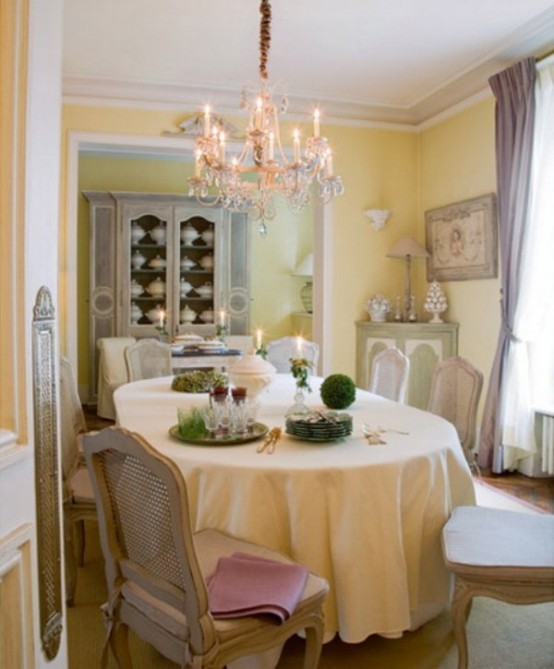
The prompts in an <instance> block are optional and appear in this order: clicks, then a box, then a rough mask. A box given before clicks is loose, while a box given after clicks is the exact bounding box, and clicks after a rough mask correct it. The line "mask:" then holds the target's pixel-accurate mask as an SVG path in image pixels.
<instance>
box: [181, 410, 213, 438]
mask: <svg viewBox="0 0 554 669" xmlns="http://www.w3.org/2000/svg"><path fill="white" fill-rule="evenodd" d="M177 416H178V418H179V434H180V435H181V437H183V439H200V438H201V437H205V436H206V434H207V433H208V430H207V429H206V424H205V422H204V416H203V415H202V412H201V411H200V409H197V408H196V407H193V408H192V409H191V410H190V411H183V410H182V409H178V410H177Z"/></svg>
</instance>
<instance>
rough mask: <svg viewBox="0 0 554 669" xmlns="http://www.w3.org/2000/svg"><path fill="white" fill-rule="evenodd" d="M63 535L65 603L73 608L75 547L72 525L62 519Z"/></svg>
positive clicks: (75, 575) (65, 519) (75, 584)
mask: <svg viewBox="0 0 554 669" xmlns="http://www.w3.org/2000/svg"><path fill="white" fill-rule="evenodd" d="M64 535H65V601H66V603H67V605H68V606H73V601H74V599H75V588H76V587H77V563H76V561H75V547H74V545H73V523H72V522H71V521H70V520H68V519H67V518H64Z"/></svg>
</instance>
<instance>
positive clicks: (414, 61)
mask: <svg viewBox="0 0 554 669" xmlns="http://www.w3.org/2000/svg"><path fill="white" fill-rule="evenodd" d="M258 8H259V0H64V42H63V74H64V82H63V91H64V98H65V100H66V101H69V102H77V101H80V102H87V103H91V102H95V103H97V104H118V105H121V106H122V105H125V104H128V103H132V104H133V106H137V105H142V106H146V107H161V108H173V109H182V110H183V111H187V112H190V111H200V109H201V108H202V106H203V105H204V104H205V103H207V102H210V103H211V104H212V105H213V107H214V109H216V110H217V111H219V112H222V113H230V112H233V111H234V112H236V111H237V109H238V103H239V95H240V91H241V88H242V87H243V85H244V84H246V83H256V81H257V80H258V36H259V16H260V15H259V11H258ZM272 14H273V18H272V24H271V38H272V41H271V49H270V53H269V63H268V74H269V80H270V83H272V84H279V83H283V84H286V89H287V92H288V95H289V98H290V103H291V108H290V109H291V114H292V115H293V116H294V115H295V114H296V115H300V114H301V111H302V110H303V111H306V112H308V113H309V112H310V110H311V109H313V107H314V106H315V105H316V104H318V105H321V106H322V108H323V110H324V117H323V119H324V120H325V118H327V119H328V120H333V119H335V120H343V121H345V120H348V121H352V120H354V121H359V122H364V121H371V122H385V123H400V124H409V125H417V124H419V123H422V122H424V121H426V120H428V119H430V118H432V117H434V116H436V115H438V114H440V113H442V112H444V111H445V110H447V109H449V108H451V107H453V106H454V105H457V104H459V103H462V102H463V101H464V100H466V99H468V98H470V97H472V96H476V95H479V94H484V92H485V91H487V92H488V84H487V79H488V77H489V76H491V75H492V74H494V73H496V72H499V71H500V70H502V69H504V68H505V67H507V66H509V65H510V64H512V63H514V62H516V61H518V60H520V59H521V58H523V57H525V56H529V55H533V56H541V55H543V54H545V53H547V52H550V51H551V50H552V49H554V0H457V1H454V0H340V1H338V0H296V1H295V2H293V0H274V2H273V6H272Z"/></svg>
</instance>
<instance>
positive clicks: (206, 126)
mask: <svg viewBox="0 0 554 669" xmlns="http://www.w3.org/2000/svg"><path fill="white" fill-rule="evenodd" d="M209 136H210V105H206V106H205V107H204V137H209Z"/></svg>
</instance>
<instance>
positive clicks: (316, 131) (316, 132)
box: [314, 107, 319, 137]
mask: <svg viewBox="0 0 554 669" xmlns="http://www.w3.org/2000/svg"><path fill="white" fill-rule="evenodd" d="M314 137H319V109H317V107H316V109H315V111H314Z"/></svg>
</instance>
